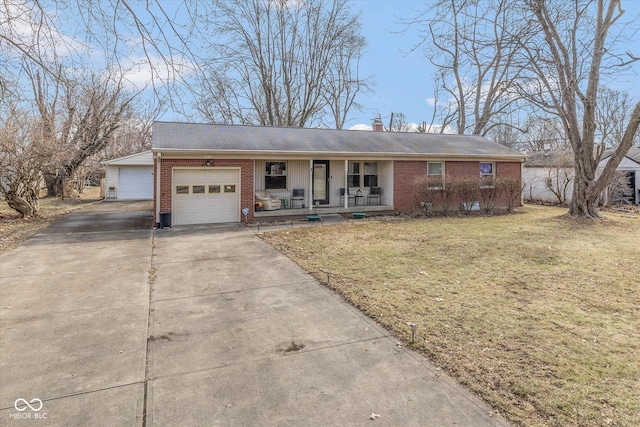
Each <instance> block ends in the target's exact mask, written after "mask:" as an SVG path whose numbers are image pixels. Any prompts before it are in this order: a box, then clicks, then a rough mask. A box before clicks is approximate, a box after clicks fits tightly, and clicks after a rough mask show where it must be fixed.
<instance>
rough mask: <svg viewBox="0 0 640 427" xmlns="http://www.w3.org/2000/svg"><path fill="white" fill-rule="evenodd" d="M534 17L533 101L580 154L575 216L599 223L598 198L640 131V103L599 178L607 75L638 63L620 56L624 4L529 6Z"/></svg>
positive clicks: (580, 1)
mask: <svg viewBox="0 0 640 427" xmlns="http://www.w3.org/2000/svg"><path fill="white" fill-rule="evenodd" d="M525 3H526V6H527V7H528V8H529V10H530V12H531V14H532V18H533V19H532V22H531V23H530V25H532V26H533V27H534V30H537V32H538V33H539V34H540V38H539V39H538V40H534V41H533V42H530V43H523V44H522V46H523V49H525V51H526V52H527V54H528V57H529V59H530V61H529V64H530V67H531V70H532V72H533V76H534V78H533V79H532V82H534V80H535V83H536V84H537V85H539V88H540V92H539V93H537V94H534V95H533V96H530V97H529V99H530V100H532V101H533V102H535V103H536V104H537V105H538V106H539V107H541V108H543V109H545V110H546V111H553V112H554V113H555V114H556V115H557V116H558V117H559V119H560V121H561V123H562V125H563V128H564V131H565V134H566V137H567V139H568V141H569V143H570V144H571V147H572V149H573V154H574V159H575V161H574V164H575V174H576V175H575V181H574V187H573V195H572V198H571V206H570V208H569V214H570V215H571V216H574V217H582V218H597V217H600V214H599V212H598V209H597V204H598V198H599V196H600V194H601V193H602V192H603V191H604V190H605V189H606V187H607V185H609V183H610V182H611V180H612V178H613V176H614V173H615V171H616V168H617V167H618V165H619V164H620V161H621V160H622V159H623V157H624V156H625V154H626V153H627V151H628V150H629V148H631V146H632V144H633V140H634V138H635V137H636V132H637V130H638V126H640V103H637V104H636V105H635V107H634V109H633V112H632V113H631V114H630V116H629V120H628V122H627V124H626V127H625V128H624V133H623V135H622V137H621V139H620V142H619V144H618V146H617V148H616V149H615V151H614V153H613V155H612V156H611V157H610V158H609V161H608V162H607V164H606V166H605V167H604V169H603V170H602V173H601V174H600V175H599V176H596V168H597V167H598V163H599V161H600V159H601V155H602V151H603V149H604V145H603V144H599V143H598V141H596V135H597V133H596V130H597V126H596V116H597V111H598V110H597V109H598V105H599V104H600V103H601V100H600V96H599V94H600V93H601V91H600V78H601V73H602V72H603V70H604V71H606V72H612V71H614V70H616V69H615V68H612V67H613V66H614V63H619V62H621V63H622V64H623V65H628V63H629V62H630V61H635V60H637V59H638V58H635V57H634V56H633V55H629V58H630V59H629V60H628V61H626V60H623V59H622V56H615V55H614V52H615V51H616V49H615V47H616V46H615V42H616V40H619V39H618V38H617V37H616V36H615V35H611V37H613V40H611V37H609V36H610V32H611V31H612V29H613V28H614V26H615V24H616V22H618V20H619V19H620V18H621V16H622V15H623V13H624V11H623V10H622V8H621V3H620V0H610V1H607V0H573V1H570V2H567V1H546V0H527V1H526V2H525Z"/></svg>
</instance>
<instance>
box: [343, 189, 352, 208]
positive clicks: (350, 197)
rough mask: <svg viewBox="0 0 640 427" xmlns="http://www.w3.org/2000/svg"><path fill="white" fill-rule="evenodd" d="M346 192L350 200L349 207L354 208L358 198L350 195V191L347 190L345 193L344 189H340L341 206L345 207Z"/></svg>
mask: <svg viewBox="0 0 640 427" xmlns="http://www.w3.org/2000/svg"><path fill="white" fill-rule="evenodd" d="M345 192H346V194H347V197H348V198H349V201H348V202H347V206H353V204H354V203H355V201H356V196H355V194H350V193H349V189H348V188H347V190H346V191H345V189H344V188H341V189H340V206H344V196H345Z"/></svg>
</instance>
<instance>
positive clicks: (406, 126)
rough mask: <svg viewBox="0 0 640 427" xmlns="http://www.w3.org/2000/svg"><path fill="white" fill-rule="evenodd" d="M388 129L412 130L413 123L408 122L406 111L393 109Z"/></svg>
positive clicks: (397, 130) (396, 130) (393, 130)
mask: <svg viewBox="0 0 640 427" xmlns="http://www.w3.org/2000/svg"><path fill="white" fill-rule="evenodd" d="M387 130H388V131H389V132H410V131H411V124H410V123H409V122H407V116H406V115H405V114H404V113H402V112H399V113H394V112H393V111H392V112H391V115H390V116H389V127H388V128H387Z"/></svg>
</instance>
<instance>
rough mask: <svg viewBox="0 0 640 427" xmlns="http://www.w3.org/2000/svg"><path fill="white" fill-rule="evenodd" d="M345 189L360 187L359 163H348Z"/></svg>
mask: <svg viewBox="0 0 640 427" xmlns="http://www.w3.org/2000/svg"><path fill="white" fill-rule="evenodd" d="M347 187H360V163H359V162H349V169H348V170H347Z"/></svg>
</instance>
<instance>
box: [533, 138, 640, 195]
mask: <svg viewBox="0 0 640 427" xmlns="http://www.w3.org/2000/svg"><path fill="white" fill-rule="evenodd" d="M612 152H613V150H611V149H609V150H607V151H605V152H604V155H603V158H602V160H601V161H600V163H599V165H598V169H597V173H598V174H599V173H600V171H601V170H602V169H603V168H604V166H605V165H606V163H607V162H608V161H609V158H610V157H611V154H612ZM573 162H574V159H573V153H572V151H571V150H569V149H567V150H554V151H550V150H547V151H544V152H538V153H533V154H531V155H530V156H528V157H527V159H526V161H525V162H524V168H523V170H522V181H523V184H524V190H523V193H524V198H525V200H533V201H546V202H552V203H563V204H566V203H569V202H570V201H571V196H572V194H573V180H574V178H575V170H574V167H573V165H574V163H573ZM617 170H618V171H620V172H621V175H620V176H621V179H622V180H623V181H624V184H625V185H626V187H627V188H626V189H627V190H628V191H627V192H625V193H626V194H625V195H624V196H625V200H626V201H627V202H628V203H632V204H636V205H637V204H638V203H640V147H632V148H631V149H630V150H629V151H628V152H627V155H626V156H625V157H624V158H623V159H622V161H621V162H620V165H618V168H617ZM613 202H619V200H613Z"/></svg>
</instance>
